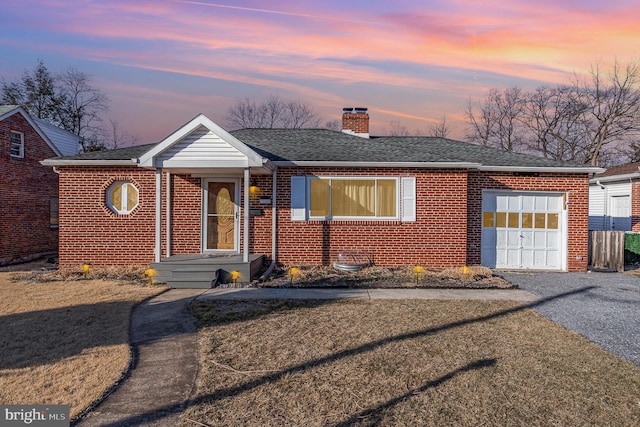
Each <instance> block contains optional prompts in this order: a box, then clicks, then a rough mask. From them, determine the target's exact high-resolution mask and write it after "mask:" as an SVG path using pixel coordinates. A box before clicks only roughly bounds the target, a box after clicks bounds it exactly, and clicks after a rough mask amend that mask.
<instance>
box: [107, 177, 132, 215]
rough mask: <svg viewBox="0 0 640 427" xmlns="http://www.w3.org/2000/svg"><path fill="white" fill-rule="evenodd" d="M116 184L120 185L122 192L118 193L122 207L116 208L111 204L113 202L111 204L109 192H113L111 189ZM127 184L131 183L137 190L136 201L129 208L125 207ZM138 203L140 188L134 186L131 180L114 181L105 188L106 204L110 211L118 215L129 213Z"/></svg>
mask: <svg viewBox="0 0 640 427" xmlns="http://www.w3.org/2000/svg"><path fill="white" fill-rule="evenodd" d="M125 184H128V185H125ZM118 185H122V194H121V195H120V202H121V205H122V206H123V208H124V209H117V208H116V207H115V206H113V204H111V193H112V192H113V189H114V188H115V187H116V186H118ZM129 185H131V186H132V187H133V188H135V189H136V190H137V191H138V201H137V202H136V204H135V205H134V206H133V207H132V208H131V209H126V206H127V196H128V192H129ZM139 204H140V189H139V188H138V187H136V186H135V185H134V184H133V182H131V181H115V182H113V183H112V184H111V185H110V186H109V188H108V189H107V206H108V207H109V209H111V211H112V212H114V213H116V214H118V215H129V214H130V213H131V212H133V211H134V210H135V209H136V208H137V207H138V205H139Z"/></svg>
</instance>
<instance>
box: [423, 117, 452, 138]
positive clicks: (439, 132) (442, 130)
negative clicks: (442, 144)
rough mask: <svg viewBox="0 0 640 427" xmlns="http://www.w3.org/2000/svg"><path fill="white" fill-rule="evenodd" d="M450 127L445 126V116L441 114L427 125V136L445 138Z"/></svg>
mask: <svg viewBox="0 0 640 427" xmlns="http://www.w3.org/2000/svg"><path fill="white" fill-rule="evenodd" d="M449 132H450V129H449V126H447V116H442V119H441V120H440V121H439V122H437V123H434V124H432V125H431V126H429V128H428V129H427V136H430V137H434V138H446V137H447V136H448V135H449Z"/></svg>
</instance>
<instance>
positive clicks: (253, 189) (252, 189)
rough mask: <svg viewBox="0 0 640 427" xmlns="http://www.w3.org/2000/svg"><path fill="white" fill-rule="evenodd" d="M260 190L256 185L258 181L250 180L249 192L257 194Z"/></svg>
mask: <svg viewBox="0 0 640 427" xmlns="http://www.w3.org/2000/svg"><path fill="white" fill-rule="evenodd" d="M261 192H262V190H261V189H260V187H258V183H257V182H256V180H255V179H254V180H252V181H251V185H250V186H249V194H251V195H252V196H258V195H259V194H260V193H261Z"/></svg>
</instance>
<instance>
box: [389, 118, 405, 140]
mask: <svg viewBox="0 0 640 427" xmlns="http://www.w3.org/2000/svg"><path fill="white" fill-rule="evenodd" d="M389 136H409V129H407V127H406V126H405V125H403V124H400V122H398V121H395V120H392V121H390V122H389Z"/></svg>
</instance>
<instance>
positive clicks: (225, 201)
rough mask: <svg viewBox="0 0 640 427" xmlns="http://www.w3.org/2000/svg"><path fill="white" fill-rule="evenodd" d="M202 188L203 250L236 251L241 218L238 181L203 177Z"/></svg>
mask: <svg viewBox="0 0 640 427" xmlns="http://www.w3.org/2000/svg"><path fill="white" fill-rule="evenodd" d="M203 188H204V197H203V199H204V203H203V204H204V209H203V211H204V212H203V233H202V235H203V242H202V246H203V251H204V252H209V251H211V252H213V251H223V252H237V251H238V240H239V226H238V223H239V220H240V215H239V213H240V208H239V206H238V200H239V192H238V182H237V181H234V180H213V179H206V180H204V181H203Z"/></svg>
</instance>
